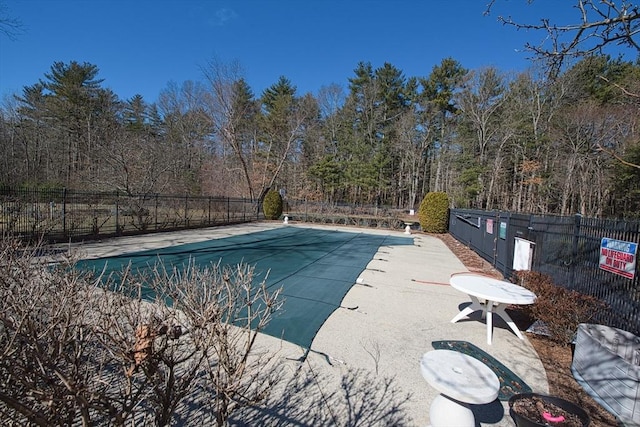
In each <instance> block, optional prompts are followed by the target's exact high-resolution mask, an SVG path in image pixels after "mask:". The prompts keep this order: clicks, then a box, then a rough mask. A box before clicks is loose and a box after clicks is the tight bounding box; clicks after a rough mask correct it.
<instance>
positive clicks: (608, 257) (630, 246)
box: [600, 237, 638, 279]
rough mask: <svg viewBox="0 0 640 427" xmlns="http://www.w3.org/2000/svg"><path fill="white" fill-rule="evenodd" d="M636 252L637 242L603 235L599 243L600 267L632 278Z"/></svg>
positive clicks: (634, 273)
mask: <svg viewBox="0 0 640 427" xmlns="http://www.w3.org/2000/svg"><path fill="white" fill-rule="evenodd" d="M637 252H638V244H637V243H633V242H625V241H623V240H615V239H609V238H607V237H603V238H602V242H601V244H600V268H601V269H603V270H606V271H609V272H611V273H615V274H619V275H620V276H624V277H626V278H628V279H633V278H634V277H635V275H636V254H637Z"/></svg>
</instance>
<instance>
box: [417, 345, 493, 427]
mask: <svg viewBox="0 0 640 427" xmlns="http://www.w3.org/2000/svg"><path fill="white" fill-rule="evenodd" d="M420 372H421V373H422V376H423V378H424V379H425V380H427V382H428V383H429V384H430V385H431V386H432V387H433V388H435V389H436V390H438V391H439V392H440V394H439V395H438V396H437V397H436V398H435V399H434V400H433V402H432V403H431V407H430V409H429V421H430V422H431V426H432V427H440V426H443V427H450V426H456V427H466V426H469V427H475V425H476V423H475V417H474V416H473V411H471V409H470V408H469V406H468V405H467V404H476V405H481V404H485V403H491V402H493V401H494V400H496V399H497V397H498V391H499V390H500V381H499V380H498V377H497V376H496V374H495V373H494V372H493V371H492V370H491V369H490V368H489V367H488V366H487V365H485V364H484V363H482V362H481V361H479V360H478V359H476V358H473V357H471V356H467V355H466V354H463V353H460V352H458V351H452V350H433V351H430V352H428V353H425V354H424V355H422V358H421V359H420Z"/></svg>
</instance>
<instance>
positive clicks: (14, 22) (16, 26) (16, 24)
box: [0, 2, 24, 40]
mask: <svg viewBox="0 0 640 427" xmlns="http://www.w3.org/2000/svg"><path fill="white" fill-rule="evenodd" d="M23 32H24V28H23V26H22V22H21V21H20V20H19V19H17V18H12V17H11V16H9V10H8V8H7V6H6V5H5V4H4V2H0V34H4V35H5V36H6V37H7V38H8V39H9V40H15V39H16V37H17V36H19V35H20V34H22V33H23Z"/></svg>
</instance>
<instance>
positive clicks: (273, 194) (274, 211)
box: [262, 190, 282, 219]
mask: <svg viewBox="0 0 640 427" xmlns="http://www.w3.org/2000/svg"><path fill="white" fill-rule="evenodd" d="M262 211H263V212H264V217H265V218H266V219H278V218H280V215H282V197H281V196H280V193H278V192H277V191H275V190H269V191H268V192H267V194H266V195H265V196H264V200H263V201H262Z"/></svg>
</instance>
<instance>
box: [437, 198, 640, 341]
mask: <svg viewBox="0 0 640 427" xmlns="http://www.w3.org/2000/svg"><path fill="white" fill-rule="evenodd" d="M449 232H450V233H451V235H453V236H454V237H455V238H456V239H457V240H459V241H460V242H462V243H464V244H466V245H468V246H469V247H470V248H471V249H473V250H474V251H475V252H477V253H478V254H479V255H480V256H482V257H483V258H484V259H485V260H487V261H488V262H490V263H491V264H492V265H493V266H494V267H495V268H496V269H498V270H499V271H500V272H502V274H503V275H504V276H505V277H511V276H512V274H513V271H514V255H515V261H516V263H522V262H523V261H522V256H523V254H524V256H525V258H526V256H527V255H529V259H528V260H527V259H525V260H524V262H525V263H526V262H527V261H530V267H531V270H533V271H537V272H540V273H544V274H548V275H549V276H551V277H552V278H553V280H554V282H555V283H556V284H558V285H561V286H564V287H566V288H569V289H573V290H575V291H578V292H580V293H583V294H587V295H593V296H595V297H597V298H599V299H601V300H602V301H604V302H606V303H607V304H608V305H609V307H610V309H609V310H607V311H606V312H604V313H602V314H601V315H600V317H599V318H597V319H596V320H597V321H598V322H600V323H603V324H607V325H609V326H614V327H617V328H621V329H625V330H627V331H629V332H632V333H634V334H636V335H640V284H639V279H638V277H639V275H640V269H639V268H638V263H637V262H636V263H635V268H634V269H633V271H629V272H626V274H627V275H628V276H631V277H625V276H623V275H621V274H620V273H624V272H623V263H625V264H626V262H627V261H628V260H629V258H633V259H634V260H637V255H638V254H637V253H635V256H634V257H627V256H626V255H625V252H624V250H628V248H626V249H623V250H622V251H614V255H615V256H609V257H606V256H605V254H603V246H604V245H605V242H606V240H605V241H603V239H613V240H615V241H621V242H629V243H631V245H630V246H631V247H634V248H635V249H636V250H637V246H638V245H639V242H640V222H629V221H621V220H605V219H595V218H585V217H583V216H581V215H575V216H572V217H560V216H541V215H525V214H512V213H508V212H496V211H480V210H467V209H452V210H451V211H450V215H449ZM616 243H617V242H616ZM517 245H520V246H519V248H516V246H517ZM522 245H524V246H522ZM634 245H635V246H634ZM527 246H528V247H529V252H528V253H527V251H526V250H525V251H524V253H523V252H522V251H521V250H519V249H521V248H522V247H524V248H525V249H526V248H527ZM601 256H602V257H603V260H606V262H611V263H612V265H611V266H607V265H606V263H604V264H601ZM607 258H608V259H607ZM629 265H631V264H629ZM603 267H604V268H603ZM609 267H611V268H609ZM606 268H609V270H607V269H606Z"/></svg>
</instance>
